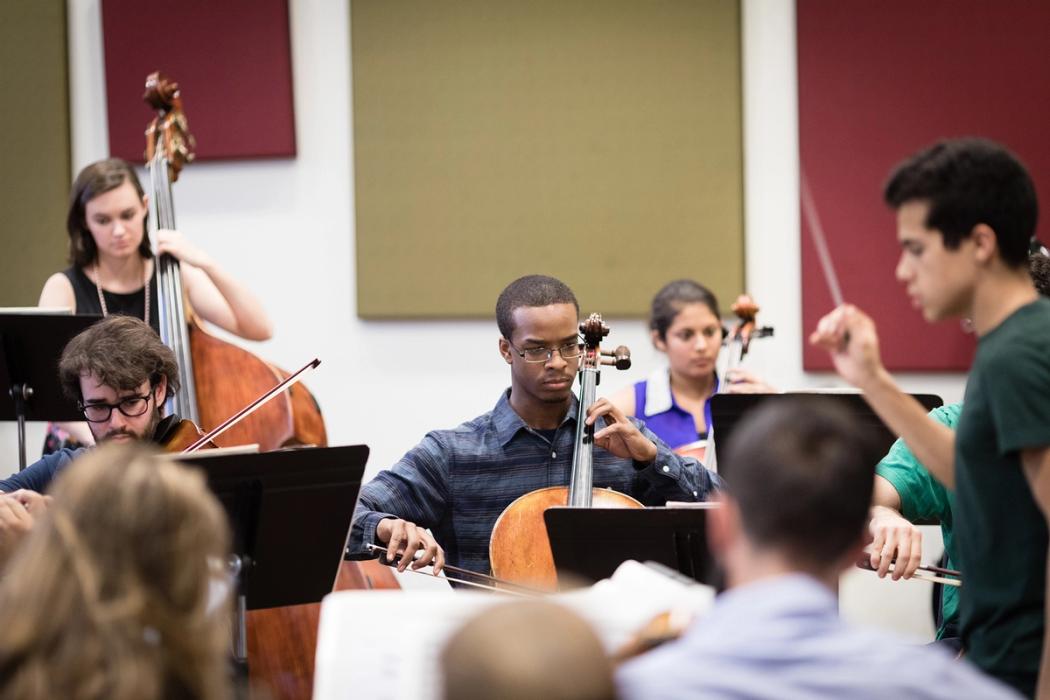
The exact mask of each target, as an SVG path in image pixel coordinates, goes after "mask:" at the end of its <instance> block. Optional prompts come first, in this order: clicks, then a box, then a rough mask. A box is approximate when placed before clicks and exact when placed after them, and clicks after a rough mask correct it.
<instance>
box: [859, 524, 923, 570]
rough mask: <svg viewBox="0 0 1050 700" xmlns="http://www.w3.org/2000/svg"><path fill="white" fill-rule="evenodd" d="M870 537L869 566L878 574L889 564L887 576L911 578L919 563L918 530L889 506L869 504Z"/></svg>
mask: <svg viewBox="0 0 1050 700" xmlns="http://www.w3.org/2000/svg"><path fill="white" fill-rule="evenodd" d="M868 529H869V530H871V536H872V537H873V538H874V539H873V540H872V543H871V545H870V547H869V551H870V555H869V556H870V557H871V559H870V563H871V567H872V568H873V569H875V571H876V572H877V573H878V575H879V578H882V577H884V576H885V575H886V573H887V572H888V571H889V570H890V564H893V565H894V566H893V573H892V574H891V577H892V578H893V580H894V581H896V580H897V579H900V578H911V577H912V574H914V573H915V570H916V569H918V568H919V565H920V564H921V563H922V532H921V531H920V530H919V528H917V527H915V526H914V525H912V524H911V523H910V522H909V521H907V520H905V519H904V517H903V516H902V515H901V514H900V513H898V512H897V511H895V510H894V509H892V508H887V507H885V506H872V507H871V522H870V523H869V524H868Z"/></svg>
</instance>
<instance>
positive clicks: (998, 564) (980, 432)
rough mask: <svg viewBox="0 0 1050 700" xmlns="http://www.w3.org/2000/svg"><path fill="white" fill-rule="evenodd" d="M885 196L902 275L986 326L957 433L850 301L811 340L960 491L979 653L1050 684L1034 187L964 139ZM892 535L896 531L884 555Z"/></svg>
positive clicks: (966, 586) (1041, 317) (1046, 691)
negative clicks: (909, 389) (904, 375)
mask: <svg viewBox="0 0 1050 700" xmlns="http://www.w3.org/2000/svg"><path fill="white" fill-rule="evenodd" d="M884 197H885V200H886V202H887V203H888V204H889V205H890V206H891V207H893V208H894V209H895V210H896V212H897V239H898V243H899V244H900V248H901V255H900V259H899V261H898V264H897V269H896V276H897V279H898V281H900V282H901V284H902V285H904V286H905V287H906V288H907V292H908V295H909V297H911V299H912V302H913V303H914V305H915V306H916V307H917V308H920V309H921V310H922V312H923V316H924V317H925V318H926V319H927V320H928V321H940V320H944V319H948V318H967V319H970V320H971V322H972V324H973V328H974V332H975V333H976V335H977V339H978V340H977V352H976V354H975V356H974V361H973V365H972V367H971V370H970V375H969V377H968V379H967V382H966V394H965V396H964V402H965V408H964V410H963V412H962V414H961V415H960V417H959V424H958V426H957V428H956V431H955V433H953V432H952V430H951V429H950V428H948V427H946V426H944V425H942V424H940V423H938V422H937V421H935V420H933V419H931V418H929V417H928V416H927V415H926V411H925V410H924V409H923V407H922V406H921V405H920V404H919V403H918V401H916V400H915V399H914V398H912V397H909V396H908V395H907V394H905V393H904V392H902V391H901V390H900V388H899V387H898V386H897V385H896V383H895V382H894V380H893V378H892V376H890V374H889V373H888V372H887V371H886V369H885V367H883V365H882V361H881V359H880V356H879V343H878V334H877V333H876V330H875V324H874V322H873V321H872V320H871V318H869V317H868V316H867V315H865V314H864V313H863V312H862V311H861V310H860V309H857V308H856V307H854V306H851V305H848V304H844V305H842V306H840V307H838V308H837V309H835V310H834V311H832V312H831V313H830V314H828V315H827V316H825V317H824V318H822V319H821V320H820V322H819V323H818V325H817V329H816V330H815V331H814V332H813V334H812V335H811V336H810V342H812V343H814V344H816V345H819V346H821V347H824V348H826V349H827V350H828V352H829V353H830V355H831V359H832V361H833V363H834V364H835V369H836V371H838V372H839V374H841V375H842V376H843V377H844V378H845V379H846V380H847V381H849V382H850V383H852V384H853V385H854V386H856V387H858V388H859V389H861V391H862V392H863V394H864V397H865V399H866V400H867V401H868V403H869V404H871V406H872V407H873V408H874V409H875V411H876V413H878V414H879V417H881V418H882V420H883V421H884V422H885V423H886V424H887V425H888V426H889V427H890V429H891V430H893V431H895V432H896V433H897V434H898V435H900V436H901V437H902V438H903V439H904V441H905V442H906V443H907V444H908V446H909V447H910V448H911V450H912V452H914V454H915V456H916V457H917V458H918V459H919V461H920V462H921V463H922V464H923V465H925V467H926V468H927V469H928V470H929V471H930V473H931V474H933V476H934V477H935V478H936V479H937V480H938V481H940V482H941V483H942V484H943V485H944V486H945V487H947V488H949V489H954V491H955V504H954V505H953V507H952V516H953V526H954V530H955V532H954V535H955V537H954V542H955V550H956V555H957V556H958V558H959V565H960V569H961V571H962V573H963V586H962V588H961V589H960V597H959V631H960V637H961V639H962V643H963V647H964V651H965V654H966V656H967V658H968V659H969V660H970V661H971V662H973V663H974V664H976V665H977V666H978V667H979V668H981V669H982V670H983V671H985V672H986V673H988V674H990V675H992V676H994V677H996V678H998V679H999V680H1001V681H1003V682H1005V683H1007V684H1009V685H1011V686H1013V687H1014V688H1015V689H1017V690H1018V691H1020V692H1021V693H1022V694H1024V695H1026V696H1033V695H1036V694H1037V693H1038V695H1039V697H1044V698H1050V662H1048V653H1047V652H1050V645H1047V644H1046V643H1045V633H1046V630H1047V629H1048V628H1047V627H1046V625H1045V620H1044V614H1045V608H1046V586H1047V576H1046V566H1047V542H1048V536H1047V518H1048V517H1050V352H1048V351H1047V348H1050V300H1048V299H1045V298H1040V296H1039V293H1038V292H1037V291H1036V289H1035V286H1034V285H1033V283H1032V278H1031V276H1030V274H1029V272H1028V264H1027V263H1028V251H1029V245H1030V244H1031V241H1032V239H1033V236H1034V234H1035V225H1036V219H1037V218H1038V204H1037V202H1036V196H1035V186H1034V184H1033V183H1032V179H1031V177H1030V176H1029V174H1028V171H1027V170H1026V169H1025V167H1024V166H1023V165H1021V163H1020V162H1019V161H1018V160H1017V158H1016V157H1015V156H1013V154H1011V153H1010V152H1009V151H1007V150H1006V149H1005V148H1003V147H1002V146H1000V145H998V144H995V143H992V142H990V141H985V140H981V139H957V140H952V141H943V142H940V143H937V144H935V145H933V146H931V147H930V148H927V149H925V150H923V151H921V152H919V153H917V154H916V155H914V156H912V157H911V158H909V159H908V160H907V161H905V162H904V163H902V164H901V165H900V166H899V167H898V168H897V170H896V171H894V173H893V175H892V176H891V177H890V181H889V183H888V184H887V185H886V189H885V191H884ZM892 549H893V546H892V545H890V544H884V545H883V548H882V551H881V554H882V555H883V556H886V555H891V554H892Z"/></svg>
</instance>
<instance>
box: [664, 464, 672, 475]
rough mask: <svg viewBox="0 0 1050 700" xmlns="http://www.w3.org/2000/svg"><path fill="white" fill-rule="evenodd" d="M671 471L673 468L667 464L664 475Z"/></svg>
mask: <svg viewBox="0 0 1050 700" xmlns="http://www.w3.org/2000/svg"><path fill="white" fill-rule="evenodd" d="M669 471H671V468H670V467H669V466H667V465H666V464H665V465H664V474H666V473H667V472H669Z"/></svg>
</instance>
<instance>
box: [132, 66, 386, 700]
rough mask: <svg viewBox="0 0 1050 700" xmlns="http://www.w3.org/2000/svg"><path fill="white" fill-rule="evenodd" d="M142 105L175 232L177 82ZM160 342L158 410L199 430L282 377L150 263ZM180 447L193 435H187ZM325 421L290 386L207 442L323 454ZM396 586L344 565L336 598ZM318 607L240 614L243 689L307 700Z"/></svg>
mask: <svg viewBox="0 0 1050 700" xmlns="http://www.w3.org/2000/svg"><path fill="white" fill-rule="evenodd" d="M144 99H145V100H146V102H147V103H149V104H150V105H151V106H152V107H153V108H154V109H155V110H156V112H157V115H156V117H155V118H154V119H153V120H152V122H151V123H150V124H149V127H148V128H147V130H146V160H147V164H148V168H149V172H150V181H151V191H150V230H151V231H156V230H158V229H162V228H163V229H174V228H175V207H174V201H173V197H172V191H171V190H172V185H173V183H174V182H175V181H176V180H177V179H178V177H179V173H180V172H181V170H182V168H183V166H184V165H185V164H187V163H189V162H191V161H192V160H193V137H192V136H191V135H190V133H189V130H188V128H187V120H186V116H185V114H184V113H183V111H182V97H181V93H180V91H179V86H178V84H177V83H175V82H173V81H171V80H168V79H167V78H165V77H163V76H161V75H160V74H159V73H153V74H151V75H150V76H149V77H148V78H147V79H146V93H145V95H144ZM157 291H158V297H159V299H158V302H159V304H158V306H159V317H160V326H161V327H160V334H161V338H162V340H163V341H164V343H165V344H166V345H168V346H169V347H171V348H172V350H173V352H174V353H175V356H176V359H177V361H178V365H179V370H180V373H181V377H180V378H181V383H182V388H181V389H180V391H179V392H178V393H177V394H176V395H175V396H174V397H173V398H172V399H171V402H170V404H169V405H168V406H167V407H166V408H167V413H168V415H171V414H177V415H180V416H182V417H183V418H185V419H187V421H188V422H190V423H191V424H196V425H198V426H201V427H202V428H204V429H205V430H210V429H213V428H216V427H217V426H219V425H220V424H222V423H223V422H224V421H225V420H226V419H227V418H229V417H230V416H232V415H234V414H235V413H236V412H237V411H238V410H239V409H241V407H242V406H246V405H248V404H250V403H252V401H253V400H254V399H255V398H256V397H257V396H259V395H261V394H263V393H264V392H266V391H267V390H268V389H270V388H271V387H273V385H275V384H277V383H278V382H280V381H281V380H282V379H284V378H286V377H287V376H288V375H287V373H286V372H284V371H283V370H280V369H278V368H276V367H274V366H273V365H271V364H269V363H267V362H265V361H264V360H262V359H260V358H259V357H257V356H255V355H254V354H252V353H251V352H248V351H247V350H245V349H243V348H241V347H239V346H237V345H234V344H232V343H228V342H226V341H223V340H220V339H219V338H216V337H214V336H212V335H210V334H209V333H207V332H206V331H205V330H204V329H203V328H202V326H201V323H200V321H199V319H197V318H196V316H195V315H194V314H193V310H192V308H191V307H190V306H189V304H188V302H187V300H186V299H185V297H184V294H183V289H182V280H181V276H180V271H179V263H178V260H176V259H175V258H174V257H172V256H170V255H161V256H159V259H158V260H157ZM188 439H189V441H194V440H195V439H196V435H194V434H193V433H192V431H191V432H190V433H189V438H188ZM327 442H328V440H327V434H326V431H325V425H324V419H323V417H322V416H321V411H320V408H319V407H318V405H317V402H316V400H315V399H314V397H313V395H312V394H310V392H309V391H308V390H307V389H306V387H305V386H304V385H303V384H301V383H299V384H295V385H294V386H292V387H291V388H290V389H288V390H287V391H286V392H282V393H281V394H280V395H278V396H276V397H275V398H273V400H271V401H269V402H268V403H266V404H265V405H263V406H261V407H260V408H259V409H258V410H257V411H255V412H254V413H252V414H251V415H250V416H248V417H247V418H245V419H244V420H242V421H241V422H240V423H238V424H236V425H235V426H233V427H231V428H229V429H228V430H227V431H225V432H224V433H222V434H221V435H220V436H217V437H216V438H215V443H216V444H217V445H218V446H219V447H230V446H236V445H243V444H251V443H255V444H258V446H259V450H260V451H268V450H275V449H279V448H281V447H286V446H292V445H304V446H305V445H311V446H325V445H326V444H327ZM372 587H375V588H383V587H398V586H397V583H396V579H394V577H393V575H392V574H391V573H390V572H389V571H388V570H387V569H386V567H381V566H380V565H377V564H371V563H368V562H366V563H364V565H361V564H357V563H354V562H343V565H342V567H341V568H340V570H339V574H338V578H337V581H336V585H335V589H337V590H338V589H340V588H372ZM319 615H320V605H319V604H316V603H315V604H310V605H296V606H288V607H284V608H272V609H268V610H253V611H249V612H248V614H247V640H246V642H247V658H248V664H249V672H250V682H251V684H252V686H253V687H257V686H263V687H265V688H266V689H267V690H268V693H269V695H270V696H272V697H277V698H308V697H310V695H311V693H312V684H313V661H314V650H315V647H316V643H317V626H318V620H319Z"/></svg>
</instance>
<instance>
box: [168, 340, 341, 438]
mask: <svg viewBox="0 0 1050 700" xmlns="http://www.w3.org/2000/svg"><path fill="white" fill-rule="evenodd" d="M319 364H321V361H320V360H318V359H317V358H316V357H315V358H314V359H312V360H310V361H309V362H307V363H306V364H305V365H304V366H302V367H301V368H299V369H298V370H297V371H296V372H294V373H292V374H291V375H289V376H288V377H287V378H285V379H284V380H283V381H281V382H279V383H278V384H277V385H276V386H275V387H273V388H272V389H270V390H269V391H267V392H266V393H265V394H263V395H262V396H260V397H259V398H257V399H256V400H255V401H252V402H251V403H250V404H248V405H247V406H245V407H244V408H242V409H241V410H239V411H237V413H234V414H233V415H232V416H230V417H229V418H227V419H226V420H224V421H223V422H222V423H220V424H219V425H218V426H216V427H215V428H214V429H213V430H210V431H209V432H208V433H206V434H204V435H202V436H201V437H200V438H198V439H197V441H196V442H194V443H193V444H192V445H190V446H189V447H187V448H186V449H185V450H183V451H182V453H183V454H186V453H188V452H196V451H197V450H199V449H200V448H201V447H203V446H204V445H207V444H208V443H209V442H210V441H211V440H212V439H214V438H217V437H218V436H220V435H222V434H223V433H225V432H226V431H227V430H229V429H230V428H232V427H233V426H235V425H237V424H238V423H240V422H241V421H242V420H244V419H245V418H247V417H248V416H250V415H251V414H253V413H255V412H256V411H257V410H259V409H260V408H262V407H263V406H265V405H266V403H267V402H269V401H270V400H271V399H273V398H274V397H275V396H277V395H278V394H280V393H281V392H282V391H284V390H285V389H287V388H289V387H291V386H292V385H293V384H295V383H297V382H299V381H300V380H301V379H302V378H303V376H304V375H305V374H306V373H307V372H308V371H310V370H312V369H315V368H316V367H317V366H318V365H319Z"/></svg>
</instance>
